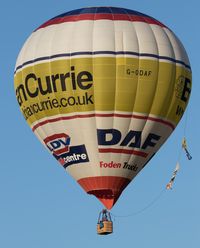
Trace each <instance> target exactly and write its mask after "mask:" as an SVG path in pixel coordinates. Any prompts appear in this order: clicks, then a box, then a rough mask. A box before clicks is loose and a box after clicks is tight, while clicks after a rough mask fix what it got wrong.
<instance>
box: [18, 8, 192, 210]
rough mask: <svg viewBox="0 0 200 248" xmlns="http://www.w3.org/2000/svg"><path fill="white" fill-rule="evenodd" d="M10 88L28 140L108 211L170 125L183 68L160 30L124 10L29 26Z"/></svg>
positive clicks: (180, 52) (185, 90) (173, 40)
mask: <svg viewBox="0 0 200 248" xmlns="http://www.w3.org/2000/svg"><path fill="white" fill-rule="evenodd" d="M14 81H15V90H16V97H17V101H18V103H19V105H20V109H21V111H22V113H23V115H24V117H25V119H26V121H27V122H28V124H29V126H30V127H31V129H32V130H33V132H34V133H35V135H36V136H37V137H38V138H39V140H40V141H41V142H42V143H43V144H44V146H45V147H46V148H47V149H48V150H49V151H50V152H51V153H52V155H53V156H54V157H55V158H56V159H57V160H58V161H59V163H60V164H61V166H63V167H64V168H65V169H66V171H67V172H68V173H69V174H70V175H71V176H72V177H73V178H74V179H75V180H76V181H77V182H78V183H79V184H80V186H81V187H82V188H83V189H84V190H85V191H86V192H87V193H89V194H93V195H95V196H96V197H97V198H98V199H99V200H100V201H101V202H102V203H103V204H104V205H105V206H106V207H107V208H108V209H110V208H112V206H113V205H114V204H115V202H116V201H117V199H118V198H119V196H120V194H121V193H122V191H123V190H124V188H125V187H126V186H127V185H128V184H129V183H130V181H131V180H132V179H133V178H134V177H135V176H136V175H137V174H138V173H139V171H140V170H141V169H142V168H144V166H145V165H146V164H147V162H148V161H149V160H150V159H151V158H152V156H153V155H154V154H155V153H156V152H157V151H158V149H159V148H160V146H161V145H162V144H163V143H164V142H165V140H166V139H167V138H168V136H169V135H170V134H171V133H172V132H173V130H174V129H175V127H176V125H177V124H178V122H179V121H180V119H181V117H182V115H183V113H184V110H185V108H186V106H187V103H188V100H189V95H190V91H191V68H190V63H189V60H188V57H187V54H186V52H185V49H184V48H183V45H182V44H181V42H180V41H179V40H178V38H177V37H176V36H175V35H174V33H173V32H172V31H171V30H170V29H169V28H167V27H166V26H165V25H164V24H162V23H160V22H159V21H157V20H155V19H154V18H152V17H150V16H147V15H145V14H142V13H139V12H136V11H133V10H128V9H123V8H114V7H92V8H83V9H78V10H73V11H70V12H67V13H64V14H62V15H59V16H57V17H55V18H53V19H51V20H49V21H47V22H46V23H44V24H43V25H41V26H40V27H39V28H37V29H36V30H35V31H34V32H33V33H32V34H31V35H30V37H29V38H28V39H27V41H26V42H25V44H24V46H23V48H22V50H21V52H20V54H19V56H18V59H17V62H16V68H15V78H14Z"/></svg>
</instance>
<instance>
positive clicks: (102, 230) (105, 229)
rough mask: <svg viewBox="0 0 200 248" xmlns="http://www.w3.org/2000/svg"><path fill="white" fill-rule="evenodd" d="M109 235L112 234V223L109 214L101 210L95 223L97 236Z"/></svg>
mask: <svg viewBox="0 0 200 248" xmlns="http://www.w3.org/2000/svg"><path fill="white" fill-rule="evenodd" d="M111 233H113V222H112V220H111V216H110V213H109V212H108V211H107V210H106V209H103V210H102V211H101V212H100V214H99V219H98V222H97V234H99V235H108V234H111Z"/></svg>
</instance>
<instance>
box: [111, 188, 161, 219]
mask: <svg viewBox="0 0 200 248" xmlns="http://www.w3.org/2000/svg"><path fill="white" fill-rule="evenodd" d="M165 192H166V189H165V188H164V189H162V190H161V191H160V193H159V194H158V195H157V196H156V197H155V198H154V199H153V200H152V201H151V202H150V203H149V204H147V205H146V206H145V207H144V208H142V209H140V210H138V211H136V212H133V213H130V214H127V215H116V214H113V213H110V214H111V215H112V216H113V217H117V218H127V217H131V216H135V215H138V214H141V213H143V212H144V211H146V210H147V209H149V208H150V207H151V206H152V205H154V204H155V203H156V202H157V201H158V200H159V199H160V198H161V196H162V195H163V194H164V193H165Z"/></svg>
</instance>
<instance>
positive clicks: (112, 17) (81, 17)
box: [36, 14, 166, 30]
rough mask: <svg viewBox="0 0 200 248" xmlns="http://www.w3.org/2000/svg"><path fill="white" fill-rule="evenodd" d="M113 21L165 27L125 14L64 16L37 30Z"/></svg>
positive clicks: (142, 17) (159, 23) (151, 20)
mask: <svg viewBox="0 0 200 248" xmlns="http://www.w3.org/2000/svg"><path fill="white" fill-rule="evenodd" d="M103 19H104V20H114V21H120V20H122V21H131V22H146V23H148V24H156V25H159V26H161V27H166V26H165V25H164V24H162V23H161V22H159V21H157V20H155V19H153V18H150V17H146V16H137V15H127V14H80V15H72V16H64V17H59V18H55V19H51V20H49V21H47V22H45V23H44V24H42V25H41V26H40V27H39V28H37V29H36V30H38V29H40V28H45V27H47V26H50V25H54V24H60V23H64V22H76V21H83V20H92V21H96V20H103Z"/></svg>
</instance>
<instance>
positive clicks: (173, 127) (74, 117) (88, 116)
mask: <svg viewBox="0 0 200 248" xmlns="http://www.w3.org/2000/svg"><path fill="white" fill-rule="evenodd" d="M91 117H121V118H135V119H142V120H150V121H154V122H158V123H162V124H164V125H166V126H169V127H170V128H171V129H172V130H174V129H175V126H174V125H173V124H172V123H171V122H169V121H165V120H162V119H159V118H155V117H149V116H140V115H135V114H134V115H128V114H115V113H112V114H84V115H72V116H65V117H57V118H52V119H48V120H45V121H41V122H40V123H37V124H36V125H34V126H33V127H32V131H33V132H34V131H35V130H36V129H37V128H38V127H41V126H43V125H46V124H47V123H52V122H57V121H61V120H72V119H78V118H91Z"/></svg>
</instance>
